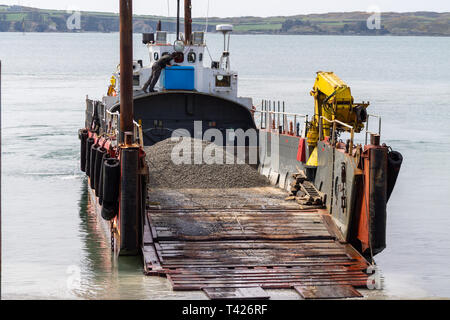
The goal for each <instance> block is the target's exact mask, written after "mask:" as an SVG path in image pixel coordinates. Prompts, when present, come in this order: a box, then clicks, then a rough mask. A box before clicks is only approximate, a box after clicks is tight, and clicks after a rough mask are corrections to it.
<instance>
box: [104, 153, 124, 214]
mask: <svg viewBox="0 0 450 320" xmlns="http://www.w3.org/2000/svg"><path fill="white" fill-rule="evenodd" d="M103 174H104V176H103V204H104V205H105V204H106V205H108V204H113V203H114V204H115V203H116V202H117V201H118V199H119V187H120V161H119V159H107V160H106V161H105V162H104V172H103Z"/></svg>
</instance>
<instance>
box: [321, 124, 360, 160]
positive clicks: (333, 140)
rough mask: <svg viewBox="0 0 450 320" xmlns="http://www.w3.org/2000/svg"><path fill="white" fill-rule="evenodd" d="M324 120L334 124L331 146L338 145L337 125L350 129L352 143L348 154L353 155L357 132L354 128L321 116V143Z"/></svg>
mask: <svg viewBox="0 0 450 320" xmlns="http://www.w3.org/2000/svg"><path fill="white" fill-rule="evenodd" d="M323 120H325V121H326V122H328V123H331V124H333V129H332V130H333V131H332V134H331V145H333V146H334V145H335V143H336V129H337V125H340V126H342V127H345V128H348V129H350V143H349V147H348V153H349V154H352V153H353V139H354V137H355V130H354V128H353V127H352V126H350V125H348V124H346V123H344V122H342V121H339V120H330V119H328V118H325V117H324V116H320V121H319V141H322V140H323V128H322V122H323Z"/></svg>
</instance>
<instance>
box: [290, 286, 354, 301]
mask: <svg viewBox="0 0 450 320" xmlns="http://www.w3.org/2000/svg"><path fill="white" fill-rule="evenodd" d="M294 289H295V291H297V292H298V293H299V294H300V295H301V296H302V298H303V299H343V298H361V297H362V295H361V294H360V293H359V292H358V291H356V290H355V289H354V288H353V286H351V285H342V284H340V285H323V286H306V285H303V286H294Z"/></svg>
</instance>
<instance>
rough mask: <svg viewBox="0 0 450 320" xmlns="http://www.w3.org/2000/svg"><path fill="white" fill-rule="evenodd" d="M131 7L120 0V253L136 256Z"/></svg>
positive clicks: (128, 0) (136, 164)
mask: <svg viewBox="0 0 450 320" xmlns="http://www.w3.org/2000/svg"><path fill="white" fill-rule="evenodd" d="M133 119H134V114H133V7H132V0H120V132H121V137H120V142H121V143H120V149H119V152H120V196H119V197H120V200H119V207H120V208H119V215H118V217H119V218H118V221H119V225H118V227H119V232H118V234H119V242H120V244H119V245H120V251H119V254H120V255H136V254H138V252H139V243H140V213H139V210H138V205H139V183H140V182H139V181H140V180H139V175H138V169H139V145H136V144H135V138H134V121H133Z"/></svg>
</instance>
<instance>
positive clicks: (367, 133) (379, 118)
mask: <svg viewBox="0 0 450 320" xmlns="http://www.w3.org/2000/svg"><path fill="white" fill-rule="evenodd" d="M370 117H372V118H377V119H378V135H381V116H378V115H374V114H368V115H367V122H366V140H365V144H366V145H367V136H368V135H369V134H376V133H375V132H371V131H369V120H370Z"/></svg>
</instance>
